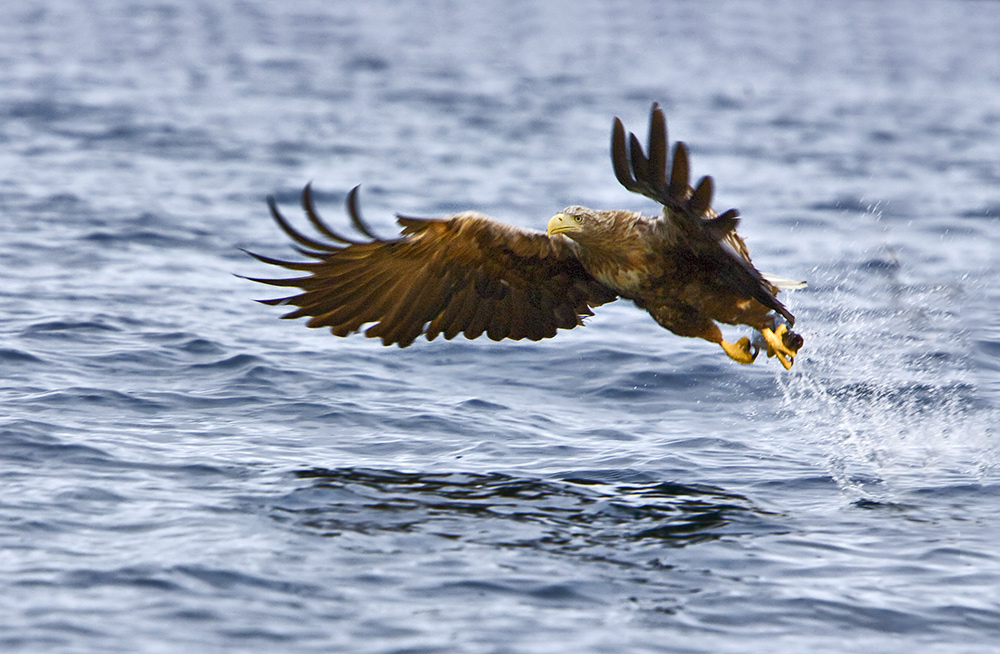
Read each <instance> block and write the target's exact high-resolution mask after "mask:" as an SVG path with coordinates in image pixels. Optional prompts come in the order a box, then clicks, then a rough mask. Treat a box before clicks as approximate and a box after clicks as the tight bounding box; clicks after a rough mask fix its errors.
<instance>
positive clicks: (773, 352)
mask: <svg viewBox="0 0 1000 654" xmlns="http://www.w3.org/2000/svg"><path fill="white" fill-rule="evenodd" d="M760 335H761V336H763V337H764V341H765V343H766V344H767V356H768V357H778V361H780V362H781V365H783V366H784V367H785V370H788V369H790V368H791V367H792V363H794V361H795V355H796V354H797V353H798V351H799V348H800V347H802V337H801V336H799V335H798V334H796V333H795V332H790V331H788V326H787V325H785V324H784V323H782V324H780V325H778V326H777V328H775V329H774V330H771V329H769V328H767V327H765V328H764V329H762V330H760Z"/></svg>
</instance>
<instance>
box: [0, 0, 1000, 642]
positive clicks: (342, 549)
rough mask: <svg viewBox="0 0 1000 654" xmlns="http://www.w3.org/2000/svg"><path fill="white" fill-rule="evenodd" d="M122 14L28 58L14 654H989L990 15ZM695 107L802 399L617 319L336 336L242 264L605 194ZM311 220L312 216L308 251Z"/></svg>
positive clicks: (1, 420)
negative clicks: (300, 230) (323, 235)
mask: <svg viewBox="0 0 1000 654" xmlns="http://www.w3.org/2000/svg"><path fill="white" fill-rule="evenodd" d="M768 7H770V8H769V9H767V10H765V9H762V8H758V7H757V5H752V4H747V3H711V5H708V4H706V5H705V6H702V5H695V4H692V3H682V2H677V3H672V2H662V3H661V2H652V1H650V2H574V3H546V4H544V5H541V6H539V3H528V2H509V3H504V4H503V5H502V6H501V5H499V3H498V4H497V6H489V5H488V4H482V3H476V4H473V3H451V2H446V1H444V0H441V1H434V2H424V3H420V4H419V6H418V5H417V4H413V5H412V6H409V7H408V8H404V7H401V6H400V5H399V4H397V3H392V2H388V1H387V2H381V3H380V2H369V3H363V4H362V3H351V4H348V3H328V2H318V1H317V2H296V3H291V4H289V5H288V6H286V5H283V4H278V3H265V2H260V1H259V0H245V1H243V2H236V3H208V2H202V3H198V2H190V3H182V2H168V1H163V2H158V3H147V2H122V1H120V0H104V1H102V2H95V3H90V4H88V5H87V6H86V8H84V7H83V5H80V4H79V3H73V2H59V1H57V0H49V1H47V2H46V1H44V0H43V1H41V2H35V3H31V5H30V6H27V5H26V6H24V7H19V8H12V9H9V10H8V11H7V12H6V14H5V20H4V21H3V22H2V23H0V43H3V45H4V47H3V48H2V49H0V85H2V88H3V89H4V93H3V95H2V97H0V169H2V170H3V175H2V176H0V258H2V261H3V264H2V265H0V279H2V284H0V298H2V300H0V301H2V307H3V313H2V320H0V406H2V410H0V478H2V483H3V489H4V492H3V495H2V499H0V518H2V520H0V588H2V592H0V648H2V649H3V651H5V652H36V651H38V652H41V651H44V652H80V651H100V652H119V651H120V652H175V651H182V650H190V651H198V652H224V651H232V652H246V651H296V652H312V651H315V652H320V651H322V652H329V651H351V652H436V651H441V652H445V651H449V652H451V651H462V652H545V653H550V652H619V651H628V652H662V651H677V652H741V653H742V652H747V651H762V650H764V649H767V650H768V651H774V652H790V653H791V652H795V653H798V652H843V651H845V650H848V649H852V650H857V651H878V652H913V651H920V652H949V653H951V652H991V651H995V647H996V645H995V643H996V641H997V639H998V638H1000V554H998V550H997V542H998V540H1000V528H998V527H997V524H998V522H1000V509H998V507H1000V473H998V465H997V464H998V446H997V443H996V441H995V430H996V427H995V424H996V423H997V418H998V411H997V408H996V407H997V400H998V398H1000V326H998V325H1000V319H998V318H1000V310H998V309H997V307H998V306H1000V294H998V291H997V273H998V265H997V260H998V256H997V255H998V251H1000V250H998V242H1000V230H998V227H1000V225H998V217H997V216H998V215H1000V145H998V144H1000V69H998V68H997V66H996V62H995V61H994V59H995V57H993V56H991V53H996V52H997V51H998V50H1000V37H998V36H997V35H998V34H1000V12H997V11H996V3H992V2H971V1H970V2H929V1H928V2H919V1H918V2H909V1H908V2H880V3H869V2H847V3H837V4H830V3H812V2H805V3H803V2H795V3H792V2H788V3H779V4H778V5H768ZM653 101H660V102H661V103H663V104H664V106H665V108H666V110H667V117H668V123H669V127H670V130H671V134H672V136H674V137H675V138H681V139H683V140H685V141H687V143H688V144H689V146H690V147H691V150H692V162H693V166H694V169H695V173H696V174H706V173H711V174H713V175H715V177H716V189H717V204H718V205H719V206H720V208H722V209H725V208H728V207H730V206H736V207H739V208H740V209H741V211H742V213H743V215H744V222H743V232H744V234H745V235H747V236H748V237H749V244H750V247H751V249H752V250H753V253H754V257H755V262H757V263H758V264H759V265H760V267H761V268H763V269H765V270H769V271H774V272H778V273H782V274H785V275H787V276H791V277H802V278H806V279H808V280H809V282H810V286H809V288H808V289H807V290H805V291H800V292H796V293H795V294H793V295H792V296H790V298H789V304H790V307H791V308H792V310H793V311H794V312H795V313H796V315H797V318H798V322H797V327H800V328H801V331H802V333H803V335H804V336H805V338H806V345H805V348H804V349H803V350H802V353H801V355H800V356H799V358H798V360H797V363H796V365H795V368H794V369H793V370H792V371H791V372H790V373H785V372H784V371H782V370H781V369H780V367H779V366H778V365H777V364H776V363H775V362H774V361H770V362H767V363H763V364H761V363H760V362H758V364H757V365H754V366H752V367H741V366H738V365H736V364H733V363H731V362H729V361H728V360H726V359H725V358H724V356H723V355H722V353H721V352H720V351H718V348H716V347H714V346H711V345H708V344H705V343H700V342H695V341H692V340H687V339H679V338H677V337H674V336H672V335H670V334H668V333H666V332H665V331H663V330H661V329H660V328H659V327H657V326H656V325H655V324H654V323H653V322H652V321H651V320H650V319H649V318H648V317H647V316H646V315H645V314H644V313H642V312H640V311H638V310H636V309H635V308H634V307H630V306H626V305H625V304H624V303H615V304H613V305H609V306H605V307H602V308H601V309H600V310H599V312H598V315H597V316H596V317H595V318H594V319H592V320H591V321H590V323H589V325H588V326H587V327H586V328H585V329H580V330H574V331H573V332H566V333H563V334H561V335H560V336H559V338H557V339H555V340H552V341H548V342H541V343H493V342H490V341H486V340H483V341H474V342H470V341H464V340H461V339H458V340H456V341H452V342H440V341H436V342H434V343H426V342H418V343H417V344H415V345H414V346H413V347H410V348H408V349H405V350H399V349H396V348H383V347H381V346H380V345H379V344H378V343H376V342H372V341H368V340H366V339H364V338H362V337H354V338H350V339H334V338H333V337H331V336H329V335H328V334H324V333H321V332H319V331H313V330H308V329H306V328H304V326H303V325H302V324H296V323H291V322H285V321H281V320H279V319H278V316H279V315H280V311H279V310H275V309H273V308H271V307H266V306H262V305H259V304H256V303H254V302H253V300H254V299H255V298H260V297H268V296H269V293H270V292H271V291H269V290H268V289H266V288H260V287H258V286H256V285H254V284H252V283H251V282H248V281H245V280H243V279H240V278H238V277H236V276H235V275H233V273H237V274H243V275H260V274H261V272H262V271H261V266H260V265H259V264H256V263H255V262H254V261H252V260H250V259H249V258H247V257H246V256H244V255H243V254H242V253H241V252H240V251H239V249H238V248H241V247H242V248H247V249H251V250H254V251H258V252H263V253H267V254H272V255H280V256H287V255H288V253H289V248H288V243H287V242H286V240H285V238H284V236H283V235H282V234H280V233H279V231H278V230H277V229H276V228H275V227H274V225H273V224H272V223H271V222H270V220H269V218H268V216H267V212H266V207H265V205H264V202H263V199H264V196H265V195H267V194H274V195H275V196H276V197H277V198H278V200H279V202H280V203H281V204H282V205H283V207H284V208H285V209H286V210H287V212H288V214H289V215H290V216H295V206H294V205H295V203H296V202H297V199H298V198H297V196H298V192H299V190H300V189H301V187H302V186H303V185H304V184H305V183H306V182H308V181H309V180H313V181H314V188H315V190H316V197H317V201H318V202H319V204H320V206H321V208H322V209H323V210H324V211H325V214H326V216H327V218H328V219H329V220H330V221H331V222H336V221H339V220H342V218H343V217H342V214H341V203H342V201H343V199H344V191H346V190H347V189H349V188H350V187H352V186H353V185H355V184H357V183H364V187H363V190H362V202H363V205H364V207H365V210H366V214H367V216H368V218H369V220H370V221H371V222H372V223H373V224H374V225H375V226H376V227H377V228H378V229H380V231H382V232H383V233H385V234H391V233H392V231H393V229H394V227H393V225H392V218H391V217H392V213H393V212H395V211H400V212H405V213H410V214H415V215H441V214H445V213H448V212H451V211H456V210H460V209H477V210H480V211H485V212H487V213H490V214H492V215H494V216H496V217H498V218H500V219H502V220H506V221H509V222H514V223H518V224H522V225H526V226H533V227H539V228H540V227H542V226H543V225H544V224H545V222H546V220H547V219H548V217H549V216H550V215H552V214H553V213H554V212H555V211H557V210H558V209H560V208H561V207H563V206H565V205H567V204H571V203H581V204H587V205H590V206H598V207H625V208H633V209H644V210H646V211H652V210H653V207H651V206H650V205H649V203H646V202H645V201H644V200H643V199H642V198H639V197H637V196H631V195H629V194H628V193H627V192H625V191H624V190H623V189H621V188H620V187H619V186H618V184H617V182H616V181H615V179H614V176H613V174H612V172H611V165H610V161H609V160H608V153H607V148H608V145H607V142H608V137H609V131H610V124H611V118H612V116H615V115H618V116H621V117H622V118H623V119H624V120H625V123H626V125H627V126H628V127H629V128H630V129H633V130H635V131H637V132H640V133H644V132H645V121H646V119H647V112H648V110H649V106H650V104H651V103H652V102H653ZM295 217H296V218H298V216H295Z"/></svg>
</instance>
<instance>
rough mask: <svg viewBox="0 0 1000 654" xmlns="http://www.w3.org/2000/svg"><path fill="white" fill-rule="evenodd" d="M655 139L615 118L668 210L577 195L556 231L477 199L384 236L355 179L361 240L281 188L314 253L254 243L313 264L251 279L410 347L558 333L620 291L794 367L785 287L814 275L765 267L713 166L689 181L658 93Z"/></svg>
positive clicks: (626, 159)
mask: <svg viewBox="0 0 1000 654" xmlns="http://www.w3.org/2000/svg"><path fill="white" fill-rule="evenodd" d="M647 150H648V154H647V153H645V152H643V149H642V146H641V144H640V142H639V139H638V138H637V137H636V136H635V134H632V133H629V135H628V137H627V138H626V136H625V128H624V127H623V125H622V122H621V121H620V120H619V119H618V118H615V119H614V125H613V129H612V137H611V159H612V163H613V166H614V172H615V176H616V177H617V179H618V181H619V182H620V183H621V184H622V186H624V187H625V188H626V189H628V190H629V191H633V192H635V193H639V194H642V195H644V196H646V197H648V198H650V199H652V200H654V201H656V202H658V203H659V204H660V205H662V208H663V210H662V213H661V215H659V216H654V217H651V216H644V215H642V214H640V213H636V212H632V211H624V210H595V209H588V208H586V207H581V206H570V207H566V208H565V209H563V210H562V211H560V212H558V213H557V214H555V216H553V217H552V219H551V220H549V222H548V227H547V229H546V231H545V232H542V231H537V230H531V229H525V228H521V227H516V226H513V225H508V224H504V223H501V222H498V221H496V220H493V219H492V218H489V217H487V216H485V215H482V214H480V213H477V212H473V211H466V212H462V213H458V214H454V215H451V216H446V217H443V218H430V219H427V218H412V217H406V216H401V215H400V216H397V220H398V223H399V225H400V226H401V227H402V230H401V233H400V235H399V236H397V237H395V238H382V237H379V236H376V235H375V234H374V233H373V232H372V230H371V229H370V228H369V227H368V225H367V224H366V223H365V222H364V221H363V220H362V218H361V214H360V212H359V210H358V197H357V196H358V187H355V188H354V189H352V190H351V192H350V193H348V195H347V213H348V215H349V216H350V219H351V222H352V223H353V225H354V227H355V229H356V230H357V231H358V232H359V234H360V236H362V237H363V238H360V239H359V238H351V237H348V236H344V235H342V234H341V233H339V232H337V231H335V230H333V229H332V228H331V227H330V226H329V225H327V224H326V223H325V222H324V221H323V220H322V219H321V218H320V217H319V215H318V214H317V212H316V209H315V207H314V204H313V199H312V192H311V188H310V186H308V185H307V186H306V187H305V190H304V191H303V192H302V206H303V209H304V211H305V215H306V218H307V219H308V220H309V222H310V223H311V224H312V226H313V228H314V229H315V230H316V232H317V234H318V238H316V237H312V236H307V235H305V234H303V233H301V232H300V231H298V230H296V229H295V228H294V227H292V225H291V224H290V223H289V222H288V221H287V220H286V219H285V218H284V216H282V214H281V213H280V212H279V210H278V207H277V205H276V203H275V201H274V199H273V198H268V205H269V207H270V209H271V215H272V216H273V218H274V220H275V221H276V222H277V224H278V225H279V227H281V229H282V230H283V231H284V232H285V233H286V234H288V236H289V237H290V238H291V239H292V240H293V241H295V242H296V243H297V244H298V247H297V249H298V251H299V252H300V253H301V254H303V255H305V256H306V257H308V259H309V260H308V261H284V260H278V259H273V258H271V257H266V256H263V255H260V254H254V253H250V254H251V255H252V256H254V257H256V258H257V259H259V260H260V261H262V262H264V263H268V264H272V265H275V266H280V267H282V268H286V269H290V270H295V271H300V272H302V273H304V275H302V276H298V277H292V278H280V279H254V281H258V282H262V283H264V284H270V285H272V286H282V287H293V288H297V289H299V290H300V291H301V292H299V293H297V294H295V295H291V296H290V297H283V298H278V299H271V300H262V302H264V303H265V304H271V305H290V306H293V307H295V309H294V310H293V311H291V312H290V313H287V314H286V315H284V316H282V317H283V318H303V317H308V318H309V320H308V322H307V323H306V325H307V326H308V327H328V328H330V330H331V331H332V333H333V334H334V335H336V336H347V335H348V334H351V333H354V332H357V331H359V330H361V329H362V328H364V334H365V335H366V336H368V337H370V338H380V339H382V343H383V344H385V345H391V344H393V343H395V344H397V345H398V346H399V347H406V346H408V345H410V344H411V343H413V341H414V340H415V339H416V338H417V337H419V336H421V335H424V336H426V338H427V340H429V341H432V340H434V339H435V338H436V337H437V336H439V335H440V336H443V337H444V338H446V339H451V338H454V337H455V336H458V335H459V334H463V335H464V336H465V337H466V338H469V339H474V338H477V337H479V336H481V335H482V334H486V335H487V336H488V337H489V338H491V339H493V340H495V341H499V340H502V339H505V338H510V339H514V340H519V339H524V338H527V339H530V340H540V339H543V338H550V337H552V336H555V335H556V332H557V330H559V329H572V328H574V327H577V326H579V325H582V324H583V320H584V318H586V317H588V316H591V315H593V311H592V309H593V308H594V307H597V306H599V305H602V304H605V303H607V302H611V301H613V300H616V299H618V298H623V299H626V300H631V301H632V302H633V303H635V305H636V306H638V307H639V308H641V309H644V310H646V311H647V312H648V313H649V314H650V315H651V316H652V317H653V319H654V320H655V321H656V322H657V323H659V324H660V325H661V326H663V327H665V328H666V329H668V330H670V331H671V332H673V333H675V334H678V335H680V336H689V337H697V338H702V339H705V340H707V341H710V342H712V343H717V344H718V345H720V346H721V347H722V349H723V351H724V352H725V353H726V354H727V355H728V356H729V357H730V358H731V359H733V360H735V361H737V362H739V363H743V364H749V363H752V362H753V361H754V360H755V359H756V357H757V354H758V352H759V351H760V349H761V348H764V349H765V350H766V352H767V355H768V356H769V357H770V356H774V357H777V359H778V361H780V363H781V365H782V366H784V367H785V368H786V369H788V368H791V366H792V363H793V361H794V359H795V355H796V354H797V352H798V350H799V348H800V347H801V346H802V343H803V340H802V337H801V336H799V335H798V334H796V333H794V332H792V331H790V329H789V328H790V327H791V326H792V325H793V324H794V322H795V318H794V317H793V316H792V314H791V312H789V310H788V309H787V308H786V307H785V305H784V304H782V303H781V302H780V301H779V300H778V299H777V297H776V295H777V294H778V292H779V290H780V289H782V288H795V287H800V286H804V285H805V284H804V282H794V281H791V280H787V279H783V278H780V277H776V276H772V275H764V274H761V273H760V272H759V271H758V270H757V269H756V268H755V267H754V265H753V264H752V263H751V261H750V255H749V253H748V251H747V248H746V245H745V244H744V242H743V239H741V238H740V237H739V235H737V233H736V226H737V224H738V222H739V220H738V218H737V216H738V215H739V214H738V212H737V211H736V210H735V209H729V210H728V211H725V212H723V213H721V214H719V213H717V212H715V211H714V210H713V209H712V207H711V203H712V194H713V182H712V178H711V177H702V178H701V179H700V180H699V181H698V182H697V184H695V185H694V186H693V187H692V186H690V185H689V179H690V173H689V165H688V152H687V148H686V146H685V145H684V144H683V143H681V142H678V143H677V144H676V145H675V146H674V148H673V156H672V157H669V160H668V148H667V130H666V121H665V119H664V117H663V111H662V110H661V109H660V107H659V106H658V105H656V104H654V105H653V109H652V114H651V118H650V127H649V140H648V145H647ZM668 169H669V173H670V174H669V176H668V175H667V172H668ZM719 323H724V324H728V325H746V326H748V327H750V328H752V329H753V330H755V331H754V334H753V336H754V338H753V340H751V339H750V338H748V337H746V336H743V337H742V338H740V339H738V340H737V341H735V342H729V341H726V340H725V339H724V338H723V334H722V331H721V330H720V328H719Z"/></svg>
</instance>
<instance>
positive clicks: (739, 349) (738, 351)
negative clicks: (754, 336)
mask: <svg viewBox="0 0 1000 654" xmlns="http://www.w3.org/2000/svg"><path fill="white" fill-rule="evenodd" d="M719 345H721V346H722V349H723V350H725V352H726V354H728V355H729V358H730V359H732V360H733V361H736V362H738V363H745V364H746V363H753V361H754V359H756V358H757V350H756V349H751V347H750V339H749V338H747V337H746V336H744V337H743V338H741V339H740V340H738V341H736V342H735V343H730V342H728V341H722V342H721V343H719Z"/></svg>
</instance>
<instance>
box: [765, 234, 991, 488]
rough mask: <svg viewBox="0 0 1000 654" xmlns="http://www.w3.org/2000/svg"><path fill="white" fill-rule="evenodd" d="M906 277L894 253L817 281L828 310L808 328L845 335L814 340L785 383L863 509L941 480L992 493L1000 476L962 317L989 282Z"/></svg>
mask: <svg viewBox="0 0 1000 654" xmlns="http://www.w3.org/2000/svg"><path fill="white" fill-rule="evenodd" d="M902 272H903V271H902V269H901V266H900V263H899V259H898V257H897V255H896V253H895V252H893V251H892V250H891V249H889V248H882V249H880V250H878V251H875V252H867V253H865V256H864V257H863V258H862V259H861V260H860V261H856V262H853V263H848V264H843V265H842V266H838V267H837V268H831V269H830V270H826V271H822V270H818V271H816V276H817V278H818V279H817V283H815V284H814V286H815V287H817V288H818V289H819V293H818V298H819V300H820V301H821V302H822V306H815V307H812V308H807V309H806V310H805V311H803V312H802V314H803V317H804V320H803V321H802V322H803V324H828V325H835V326H836V327H834V328H833V329H832V330H831V331H829V332H827V333H823V334H813V335H811V337H807V342H808V345H809V349H808V350H805V349H804V350H803V354H805V355H806V356H805V357H800V365H799V367H797V368H796V369H795V372H794V374H791V375H782V376H780V377H779V381H778V383H779V386H780V388H781V389H782V392H783V395H784V402H783V410H785V411H788V412H790V414H791V418H790V423H791V424H793V425H795V426H796V428H797V429H798V431H799V433H802V434H810V435H812V436H813V437H819V438H821V439H822V441H821V446H822V449H823V456H824V458H825V465H826V467H827V469H828V472H829V473H830V475H831V476H832V477H833V478H834V479H835V480H836V481H837V483H838V484H839V485H840V487H841V488H842V489H843V490H844V491H845V493H847V494H848V495H849V496H852V497H854V498H856V499H862V500H872V501H880V500H885V499H888V498H891V497H894V496H895V495H896V494H897V493H899V492H900V491H904V490H908V489H912V488H919V487H922V486H926V485H927V484H928V481H929V479H934V483H942V482H944V483H948V482H949V481H955V482H959V483H982V482H984V481H985V479H986V478H987V477H988V476H990V475H991V473H992V472H993V471H995V470H996V468H997V463H998V451H997V448H996V445H995V443H994V440H993V431H994V426H993V425H994V424H995V423H996V422H997V418H998V415H997V411H996V409H995V407H994V406H993V405H992V404H991V403H990V402H989V401H988V398H987V397H986V396H985V395H984V392H983V389H982V388H981V387H980V385H979V384H978V383H977V374H976V366H975V362H974V361H973V356H972V353H973V352H974V351H975V349H974V347H973V337H972V334H971V332H970V331H969V330H968V329H967V328H966V326H965V324H964V323H963V320H962V318H961V316H962V311H961V310H960V309H961V305H962V304H963V302H964V301H965V300H966V299H967V298H968V297H969V296H972V295H975V292H974V291H975V289H973V288H972V287H973V286H975V284H977V283H978V282H977V281H976V280H975V279H973V278H971V277H968V276H966V277H964V278H963V279H962V280H959V281H958V282H944V283H942V282H936V283H928V282H924V281H908V280H906V279H905V278H904V275H903V274H902ZM809 314H820V315H822V318H819V316H814V315H809ZM823 314H825V315H823Z"/></svg>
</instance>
